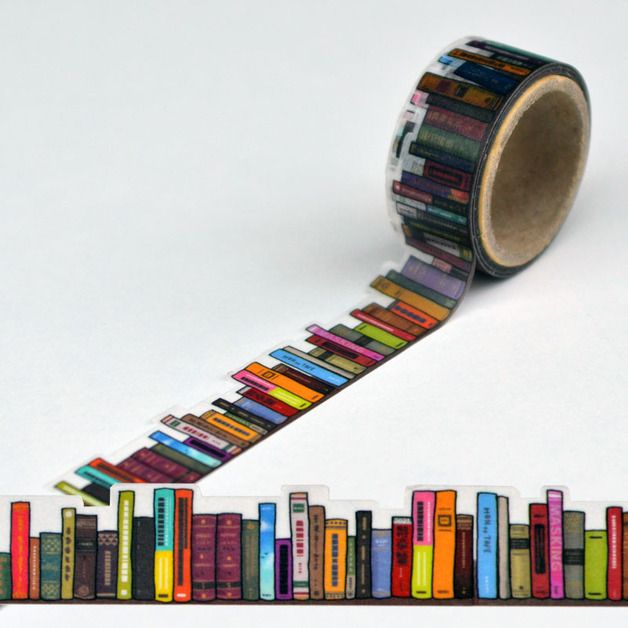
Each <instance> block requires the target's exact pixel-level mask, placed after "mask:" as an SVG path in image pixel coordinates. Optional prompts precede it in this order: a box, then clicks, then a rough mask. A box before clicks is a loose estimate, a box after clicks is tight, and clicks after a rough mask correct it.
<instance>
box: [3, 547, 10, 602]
mask: <svg viewBox="0 0 628 628" xmlns="http://www.w3.org/2000/svg"><path fill="white" fill-rule="evenodd" d="M10 599H11V554H10V552H0V600H10Z"/></svg>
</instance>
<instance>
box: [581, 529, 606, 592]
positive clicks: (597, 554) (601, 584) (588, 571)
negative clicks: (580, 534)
mask: <svg viewBox="0 0 628 628" xmlns="http://www.w3.org/2000/svg"><path fill="white" fill-rule="evenodd" d="M607 566H608V539H607V535H606V530H586V531H585V533H584V597H585V598H586V599H587V600H605V599H606V597H607V589H606V569H607Z"/></svg>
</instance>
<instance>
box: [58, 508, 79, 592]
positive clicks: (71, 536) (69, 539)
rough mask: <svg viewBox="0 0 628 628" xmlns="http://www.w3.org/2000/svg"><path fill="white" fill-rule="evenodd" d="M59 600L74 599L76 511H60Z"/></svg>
mask: <svg viewBox="0 0 628 628" xmlns="http://www.w3.org/2000/svg"><path fill="white" fill-rule="evenodd" d="M61 529H62V540H61V599H62V600H71V599H72V598H73V597H74V548H75V545H76V509H75V508H63V509H62V510H61Z"/></svg>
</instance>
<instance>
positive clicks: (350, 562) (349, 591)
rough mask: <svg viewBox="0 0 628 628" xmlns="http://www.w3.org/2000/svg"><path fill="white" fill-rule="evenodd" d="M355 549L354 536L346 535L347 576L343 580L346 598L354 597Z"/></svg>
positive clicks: (351, 598)
mask: <svg viewBox="0 0 628 628" xmlns="http://www.w3.org/2000/svg"><path fill="white" fill-rule="evenodd" d="M355 570H356V550H355V536H353V535H352V536H348V537H347V577H346V580H345V597H346V598H347V599H348V600H353V599H354V598H355V583H356V571H355Z"/></svg>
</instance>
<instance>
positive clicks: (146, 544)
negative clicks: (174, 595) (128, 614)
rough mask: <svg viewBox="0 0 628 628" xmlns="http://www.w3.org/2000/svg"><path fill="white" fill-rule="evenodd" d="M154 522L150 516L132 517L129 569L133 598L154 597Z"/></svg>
mask: <svg viewBox="0 0 628 628" xmlns="http://www.w3.org/2000/svg"><path fill="white" fill-rule="evenodd" d="M154 565H155V522H154V520H153V518H152V517H133V542H132V545H131V569H132V571H133V579H132V590H133V599H134V600H141V601H145V602H146V601H149V600H154V599H155V578H154V574H153V570H154Z"/></svg>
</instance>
